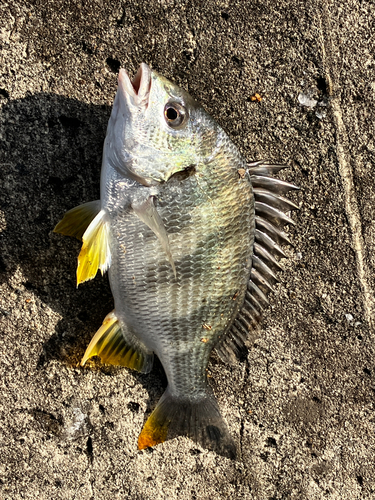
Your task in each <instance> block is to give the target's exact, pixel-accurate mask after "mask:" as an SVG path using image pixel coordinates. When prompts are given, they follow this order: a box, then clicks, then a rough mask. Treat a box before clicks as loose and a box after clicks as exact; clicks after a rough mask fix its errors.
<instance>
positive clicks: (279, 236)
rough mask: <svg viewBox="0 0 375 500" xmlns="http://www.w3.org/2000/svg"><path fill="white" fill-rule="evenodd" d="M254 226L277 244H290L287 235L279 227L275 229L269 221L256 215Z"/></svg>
mask: <svg viewBox="0 0 375 500" xmlns="http://www.w3.org/2000/svg"><path fill="white" fill-rule="evenodd" d="M255 226H256V228H257V229H259V230H260V231H263V232H264V233H266V234H267V235H268V236H269V237H270V238H272V239H273V240H274V241H276V242H277V243H279V244H280V243H287V244H288V245H291V244H292V243H291V242H290V241H289V238H288V235H287V233H286V232H285V231H282V230H281V229H280V228H279V227H276V226H275V225H274V224H272V223H271V222H270V221H268V220H267V219H265V218H264V217H261V216H260V215H257V214H255Z"/></svg>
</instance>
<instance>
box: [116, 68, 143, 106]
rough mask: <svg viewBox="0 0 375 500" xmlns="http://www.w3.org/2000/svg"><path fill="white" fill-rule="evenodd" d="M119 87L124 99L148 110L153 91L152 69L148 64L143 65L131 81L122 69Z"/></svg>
mask: <svg viewBox="0 0 375 500" xmlns="http://www.w3.org/2000/svg"><path fill="white" fill-rule="evenodd" d="M118 85H119V88H120V89H121V91H122V93H123V96H124V98H125V99H126V101H127V102H129V101H130V103H131V104H132V105H133V106H136V107H139V108H147V106H148V101H149V96H150V89H151V69H150V67H149V66H148V65H147V64H146V63H141V64H140V66H139V68H138V71H137V73H136V75H135V77H134V78H133V80H131V79H130V77H129V74H128V72H127V71H126V70H125V69H120V72H119V76H118Z"/></svg>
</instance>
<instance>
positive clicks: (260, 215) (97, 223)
mask: <svg viewBox="0 0 375 500" xmlns="http://www.w3.org/2000/svg"><path fill="white" fill-rule="evenodd" d="M283 168H285V165H282V164H272V163H270V162H269V161H256V162H251V163H248V162H247V161H246V160H245V159H244V158H243V156H242V155H241V154H240V152H239V150H238V148H237V147H236V146H235V145H234V143H233V142H232V141H231V140H230V139H229V137H228V135H227V134H226V133H225V132H224V130H223V129H222V128H221V127H220V126H219V125H218V124H217V123H216V122H215V120H214V119H213V118H212V117H211V116H210V115H209V114H208V113H207V112H206V111H205V110H204V109H203V107H202V106H200V105H199V104H198V103H197V102H196V101H195V100H194V99H193V98H192V97H191V96H190V95H189V94H188V93H187V92H185V91H184V90H183V89H182V88H180V87H178V86H177V85H175V84H174V83H172V82H170V81H169V80H167V79H166V78H164V77H163V76H161V75H160V74H158V73H157V72H156V71H154V70H152V69H151V68H150V67H149V66H148V65H147V64H145V63H142V64H141V65H140V67H139V69H138V71H137V73H136V75H135V77H134V78H133V79H131V78H130V76H129V74H128V73H127V71H126V70H124V69H121V70H120V72H119V77H118V88H117V93H116V96H115V100H114V103H113V109H112V112H111V116H110V119H109V122H108V128H107V134H106V138H105V142H104V147H103V159H102V169H101V180H100V200H96V201H90V202H87V203H84V204H82V205H80V206H78V207H76V208H74V209H72V210H70V211H69V212H67V213H66V214H65V216H64V217H63V219H62V220H61V221H60V222H59V223H58V224H57V226H56V227H55V229H54V231H55V232H57V233H61V234H65V235H68V236H73V237H76V238H78V239H80V240H82V248H81V251H80V253H79V256H78V266H77V286H78V285H79V284H81V283H84V282H85V281H87V280H91V279H93V278H94V277H95V276H96V274H97V272H98V270H100V271H101V273H102V274H103V273H105V272H106V271H108V275H109V283H110V287H111V291H112V294H113V298H114V310H113V311H111V312H110V313H109V314H108V315H107V316H106V317H105V319H104V321H103V324H102V326H101V327H100V328H99V330H98V331H97V332H96V334H95V335H94V337H93V338H92V340H91V342H90V344H89V345H88V347H87V350H86V352H85V354H84V356H83V358H82V361H81V365H82V366H84V365H85V363H86V362H87V360H88V359H89V358H91V357H94V356H99V357H100V358H101V361H102V362H103V363H107V364H112V365H120V366H125V367H127V368H130V369H133V370H137V371H139V372H141V373H149V372H150V371H151V369H152V366H153V362H154V356H155V355H156V356H157V357H158V358H159V360H160V361H161V364H162V366H163V368H164V371H165V374H166V377H167V380H168V385H167V388H166V390H165V392H164V394H163V395H162V397H161V399H160V400H159V402H158V403H157V405H156V407H155V409H154V410H153V411H152V413H151V415H150V416H149V418H148V420H147V421H146V423H145V424H144V426H143V429H142V431H141V433H140V435H139V438H138V448H139V449H140V450H142V449H145V448H148V447H152V446H155V445H157V444H159V443H163V442H164V441H166V440H168V439H172V438H174V437H176V436H187V437H188V438H190V439H192V440H193V441H195V442H197V443H199V444H200V445H201V446H202V447H203V448H206V449H208V450H212V451H214V452H216V453H217V454H219V455H222V456H224V457H228V458H231V459H235V458H236V456H237V447H236V443H235V441H234V439H233V437H232V435H231V433H230V431H229V429H228V426H227V424H226V422H225V421H224V419H223V417H222V415H221V413H220V410H219V406H218V403H217V400H216V398H215V395H214V392H213V390H212V388H211V386H210V384H209V383H208V377H207V366H208V363H209V360H210V356H211V354H212V352H213V351H215V352H216V353H217V355H218V356H219V358H220V359H221V360H223V361H224V362H229V363H233V362H236V359H237V358H238V356H240V355H241V353H242V352H244V350H245V349H246V340H247V338H248V335H249V333H250V332H251V331H253V330H254V329H255V328H256V327H257V325H258V324H259V321H260V319H261V315H262V311H263V310H264V308H265V307H266V306H267V304H268V297H267V296H268V294H269V292H270V291H271V290H272V289H273V286H274V284H275V283H276V282H277V280H278V278H277V271H278V270H279V269H280V264H279V257H285V253H284V251H283V248H282V246H283V244H288V243H290V241H289V238H288V234H287V232H285V228H284V226H286V225H287V224H293V220H292V219H291V217H290V212H291V211H292V210H294V209H296V208H298V206H297V205H296V204H294V203H293V202H292V201H290V199H288V198H287V197H285V194H286V193H288V192H289V191H292V190H296V189H298V188H297V187H296V186H294V185H293V184H290V183H288V182H286V181H283V180H280V179H278V178H276V177H274V174H276V173H277V172H279V171H280V170H281V169H283Z"/></svg>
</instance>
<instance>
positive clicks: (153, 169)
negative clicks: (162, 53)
mask: <svg viewBox="0 0 375 500" xmlns="http://www.w3.org/2000/svg"><path fill="white" fill-rule="evenodd" d="M219 130H221V129H219V126H218V125H217V124H216V122H215V121H214V120H213V119H212V118H211V117H210V116H209V115H208V114H207V113H206V112H205V111H204V109H203V108H202V107H201V106H199V105H198V104H197V103H196V101H195V100H194V99H193V98H192V97H191V96H190V95H189V94H188V93H187V92H185V91H184V90H183V89H181V88H179V87H178V86H177V85H175V84H174V83H172V82H170V81H169V80H167V79H166V78H164V77H162V76H161V75H159V74H158V73H157V72H155V71H153V70H151V69H150V68H149V66H147V64H145V63H142V64H141V65H140V67H139V69H138V72H137V74H136V75H135V77H134V79H133V80H131V79H130V77H129V75H128V73H127V72H126V71H125V70H124V69H121V70H120V73H119V81H118V90H117V94H116V98H115V101H114V105H113V110H112V114H111V118H110V121H109V124H108V130H107V138H106V143H105V148H104V153H105V154H104V163H103V165H104V166H106V165H109V166H110V167H112V168H115V169H116V170H117V171H118V172H119V173H120V174H121V175H123V176H125V177H128V178H131V179H133V180H136V181H138V182H140V183H141V184H143V185H146V186H147V185H155V184H158V183H163V182H166V181H167V180H168V179H169V178H170V177H171V176H172V175H173V174H174V173H176V172H180V171H183V170H185V169H188V168H191V167H192V166H195V165H197V164H199V163H202V162H205V161H207V157H208V156H209V155H210V154H211V152H212V151H213V150H215V146H216V143H217V142H218V131H219Z"/></svg>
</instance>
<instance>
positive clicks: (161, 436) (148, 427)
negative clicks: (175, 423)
mask: <svg viewBox="0 0 375 500" xmlns="http://www.w3.org/2000/svg"><path fill="white" fill-rule="evenodd" d="M169 424H170V422H169V421H168V420H165V421H164V422H161V421H160V420H159V418H158V408H157V407H156V408H155V410H154V411H153V412H152V413H151V415H150V416H149V417H148V419H147V422H146V423H145V425H144V426H143V429H142V432H141V433H140V435H139V438H138V449H139V450H144V449H145V448H149V447H150V446H155V445H157V444H159V443H164V441H165V440H166V439H167V435H168V427H169Z"/></svg>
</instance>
